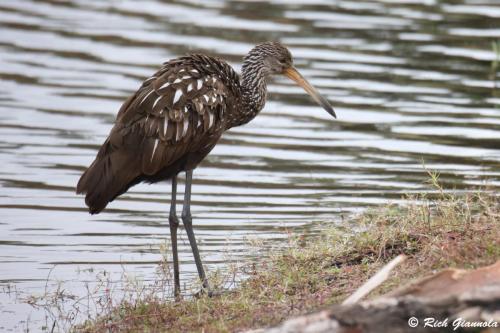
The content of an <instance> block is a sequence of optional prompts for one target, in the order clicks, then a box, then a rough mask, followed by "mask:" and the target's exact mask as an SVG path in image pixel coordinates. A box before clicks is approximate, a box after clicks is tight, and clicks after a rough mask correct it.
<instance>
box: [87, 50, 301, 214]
mask: <svg viewBox="0 0 500 333" xmlns="http://www.w3.org/2000/svg"><path fill="white" fill-rule="evenodd" d="M270 56H276V57H282V58H283V61H284V62H289V63H290V64H291V55H290V53H289V52H288V50H287V49H286V48H285V47H283V46H281V44H279V43H273V42H268V43H264V44H260V45H258V46H257V47H255V48H254V49H253V50H251V51H250V52H249V54H248V55H247V56H246V57H245V59H244V64H243V69H242V79H241V80H240V76H239V75H238V74H237V73H236V72H235V71H234V70H233V69H232V68H231V67H230V66H229V65H228V64H227V63H226V62H225V61H224V60H222V59H219V58H216V57H211V56H207V55H202V54H192V55H188V56H185V57H181V58H177V59H173V60H170V61H168V62H166V63H164V65H163V66H162V67H161V68H160V70H159V71H158V72H156V73H155V74H154V75H152V76H151V77H150V78H148V79H146V80H145V81H144V82H143V84H142V86H141V87H140V88H139V90H137V92H136V93H135V94H133V95H132V96H131V97H129V98H128V99H127V100H126V101H125V103H124V104H123V105H122V107H121V109H120V111H119V112H118V115H117V118H116V122H115V125H114V127H113V128H112V129H111V132H110V134H109V137H108V138H107V139H106V141H105V142H104V144H103V145H102V147H101V148H100V150H99V152H98V154H97V157H96V159H95V160H94V162H93V163H92V164H91V165H90V167H89V168H88V169H87V170H86V171H85V173H84V174H83V175H82V177H81V179H80V181H79V182H78V185H77V193H85V194H86V200H85V201H86V204H87V205H88V206H89V210H90V212H91V213H99V212H100V211H101V210H102V209H104V208H105V207H106V205H107V204H108V203H109V202H110V201H112V200H113V199H114V198H116V197H117V196H119V195H120V194H122V193H124V192H126V191H127V190H128V189H129V188H130V187H131V186H133V185H135V184H137V183H139V182H141V181H145V182H150V183H153V182H157V181H161V180H167V179H169V178H171V177H172V176H175V175H177V174H178V173H179V172H180V171H183V170H192V169H194V168H195V167H196V166H197V165H198V164H199V163H200V162H201V161H202V160H203V159H204V158H205V156H206V155H207V154H208V153H209V152H210V151H211V150H212V148H213V147H214V146H215V144H216V143H217V141H218V140H219V138H220V137H221V135H222V133H223V132H224V131H225V130H227V129H229V128H231V127H234V126H239V125H241V124H244V123H247V122H248V121H250V120H251V119H253V118H254V117H255V116H256V115H257V114H258V112H259V111H260V110H261V109H262V108H263V107H264V104H265V100H266V80H267V77H268V75H269V74H270V73H268V70H266V68H267V66H266V63H265V61H266V60H267V58H268V57H270Z"/></svg>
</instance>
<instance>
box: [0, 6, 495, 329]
mask: <svg viewBox="0 0 500 333" xmlns="http://www.w3.org/2000/svg"><path fill="white" fill-rule="evenodd" d="M499 18H500V6H499V5H498V2H497V1H495V0H491V1H487V0H464V1H437V0H436V1H434V0H428V1H417V0H415V1H412V0H410V1H408V0H385V1H355V0H346V1H325V0H317V1H301V0H296V1H280V0H275V1H270V2H268V1H235V2H230V1H223V0H211V1H196V0H184V1H175V2H162V1H159V0H156V1H145V2H141V4H140V5H138V4H137V2H135V1H132V0H120V1H118V0H110V1H87V0H75V1H50V0H38V1H28V0H23V1H13V0H12V1H10V0H4V1H2V2H0V161H1V164H2V167H1V168H0V188H1V192H0V210H1V216H2V218H1V220H0V262H1V266H0V267H1V270H0V282H1V283H2V286H3V291H4V292H2V293H0V318H1V323H0V327H1V329H2V330H4V331H9V330H10V331H16V332H17V331H21V330H25V329H26V328H29V329H30V331H39V330H42V326H43V325H44V322H43V320H41V319H43V318H44V314H43V313H42V312H43V311H40V310H37V309H34V308H32V307H30V306H29V305H27V304H25V303H23V297H27V296H29V295H31V294H41V293H43V291H44V288H45V285H46V280H47V277H48V276H49V271H51V272H50V276H49V278H48V280H49V285H52V283H55V282H57V281H62V282H64V283H65V286H66V288H68V291H69V292H74V293H77V294H78V293H81V292H82V285H81V284H82V282H81V281H82V280H85V279H89V280H90V279H91V278H90V277H88V276H85V277H82V275H81V274H82V273H81V272H82V271H85V270H87V269H89V268H93V269H94V270H95V271H102V270H106V271H107V272H110V273H111V274H120V273H121V272H122V270H123V269H125V270H127V271H128V272H131V273H133V274H137V275H138V276H141V277H143V278H144V279H146V280H147V279H148V278H149V279H150V278H151V277H152V274H153V272H154V269H155V266H156V263H157V262H158V260H159V259H160V253H159V251H160V250H159V249H160V245H161V244H163V243H164V242H165V240H166V239H168V238H169V234H168V221H167V215H168V200H169V190H170V186H169V184H167V183H162V184H156V185H151V186H149V185H140V186H136V187H134V188H133V189H132V190H130V191H129V192H127V193H126V194H125V195H123V196H122V197H121V198H120V199H119V200H116V201H115V202H113V203H112V204H110V205H109V207H108V209H107V210H106V211H105V212H103V213H102V214H99V215H97V216H90V215H88V214H87V213H86V207H85V206H84V201H83V198H82V197H81V196H76V195H75V194H74V188H75V185H76V182H77V180H78V178H79V176H80V174H81V173H82V171H83V170H84V168H85V167H86V166H88V165H89V164H90V162H91V161H92V160H93V158H94V156H95V153H96V151H97V149H98V147H99V145H100V144H101V143H102V142H103V141H104V139H105V137H106V136H107V134H108V131H109V129H110V128H111V125H112V123H113V120H114V117H115V114H116V112H117V110H118V109H119V107H120V105H121V103H122V102H123V101H124V100H125V98H126V97H127V96H128V95H129V94H130V93H132V92H133V91H135V90H136V89H137V88H138V87H139V85H140V83H141V82H142V80H143V79H145V78H146V77H148V76H149V75H150V74H151V73H153V72H154V71H155V70H156V68H158V66H159V65H160V64H161V63H162V62H163V61H165V60H167V59H169V58H172V57H175V56H179V55H182V54H185V53H187V52H192V51H201V52H207V53H210V54H216V55H219V56H221V57H224V58H225V59H227V60H228V61H229V62H230V63H231V64H233V65H234V66H235V67H236V68H238V69H239V66H240V62H241V58H242V56H243V55H244V54H245V53H246V52H247V51H248V50H249V49H250V48H251V47H252V46H253V45H254V44H255V43H257V42H261V41H265V40H269V39H279V40H281V41H282V42H284V43H286V44H287V45H288V46H289V47H290V48H291V50H292V53H293V54H294V56H295V62H296V66H297V67H298V68H299V69H300V71H301V72H302V73H303V75H304V76H306V77H307V78H309V80H310V81H311V83H313V84H314V85H315V86H317V87H318V88H319V90H320V91H321V92H322V94H323V95H324V96H325V97H327V98H328V99H329V100H330V101H331V103H332V104H333V105H334V107H335V110H336V111H337V115H338V117H339V119H338V120H336V121H334V120H332V119H331V117H330V116H329V115H328V114H327V113H326V112H324V110H322V109H321V108H320V107H318V106H316V105H314V102H312V101H311V100H310V99H309V97H307V96H306V95H305V94H304V93H303V92H302V90H301V88H299V87H296V86H294V85H293V84H292V83H291V82H290V81H288V80H287V79H285V78H278V79H276V80H275V81H274V83H273V84H272V85H271V86H270V87H269V90H270V94H269V97H270V100H269V102H268V103H267V105H266V108H265V109H264V111H263V112H262V113H261V114H260V115H259V116H258V117H257V118H256V119H255V120H254V121H253V122H251V123H250V124H248V125H246V126H244V127H240V128H235V129H233V130H231V131H229V132H228V133H227V134H226V135H225V136H224V137H223V139H222V140H221V142H220V143H219V145H218V146H217V147H216V148H215V149H214V151H213V152H212V154H211V155H210V156H209V157H208V158H207V159H206V160H205V161H204V163H203V164H202V165H201V166H200V167H199V168H198V169H197V170H196V171H195V181H194V187H193V190H194V196H193V200H194V201H193V207H192V211H193V216H194V218H195V219H194V224H195V230H196V233H197V236H198V238H199V242H200V246H201V251H202V253H203V256H204V261H205V263H206V264H207V266H208V269H209V270H214V269H215V268H216V267H221V266H223V265H224V264H225V263H227V255H229V256H230V258H231V260H234V261H244V260H246V259H248V258H249V257H251V252H249V251H248V243H247V241H246V239H247V238H257V239H261V240H264V246H271V245H272V244H275V243H276V242H279V241H280V240H281V239H283V238H284V237H286V231H287V230H293V231H307V232H311V231H312V230H317V229H319V228H321V227H322V226H323V225H325V224H330V223H335V222H336V221H339V220H340V219H341V218H342V216H348V215H350V214H353V213H356V212H359V211H360V210H362V209H365V208H366V207H369V206H372V205H378V204H381V203H384V202H386V201H388V200H392V201H398V200H400V199H401V197H402V195H403V194H404V193H408V192H419V191H423V190H426V186H425V184H423V181H424V179H425V172H424V171H423V168H422V161H425V164H426V165H427V167H429V168H431V169H438V170H439V171H440V172H441V181H442V182H443V184H444V185H445V186H448V187H455V188H458V189H463V188H470V187H471V186H477V185H481V184H484V183H485V182H487V183H488V184H489V185H490V186H492V187H493V188H498V187H500V168H499V166H500V90H499V88H498V85H499V84H500V80H499V77H500V75H499V72H497V71H496V70H498V71H500V69H498V68H497V69H496V70H495V67H494V65H492V63H493V62H494V60H495V59H496V57H498V55H496V54H495V52H494V50H493V48H492V42H496V41H498V40H500V20H499ZM498 67H499V68H500V64H499V65H498ZM181 189H182V187H181ZM180 237H181V240H180V259H181V262H182V266H181V277H182V279H183V281H189V280H192V279H193V278H194V277H195V276H196V269H195V266H194V262H193V259H192V256H191V252H190V248H189V244H188V242H187V237H186V236H185V234H184V231H181V235H180ZM8 287H10V288H11V289H12V288H14V289H15V290H17V294H16V295H17V296H16V297H14V296H12V293H11V294H9V293H7V292H6V290H8V289H7V288H8ZM49 329H50V322H49Z"/></svg>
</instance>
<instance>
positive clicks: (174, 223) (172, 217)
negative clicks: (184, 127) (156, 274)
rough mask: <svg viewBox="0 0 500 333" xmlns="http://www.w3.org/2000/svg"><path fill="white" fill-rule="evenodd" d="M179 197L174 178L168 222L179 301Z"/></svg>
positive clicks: (176, 295) (174, 178)
mask: <svg viewBox="0 0 500 333" xmlns="http://www.w3.org/2000/svg"><path fill="white" fill-rule="evenodd" d="M176 196H177V176H174V177H173V178H172V196H171V199H170V214H169V215H168V222H169V224H170V238H171V240H172V256H173V260H174V283H175V285H174V295H175V299H179V297H180V293H181V284H180V280H179V255H178V253H177V228H178V227H179V219H177V212H176V209H175V201H176Z"/></svg>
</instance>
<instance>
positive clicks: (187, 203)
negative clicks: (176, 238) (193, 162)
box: [181, 170, 209, 291]
mask: <svg viewBox="0 0 500 333" xmlns="http://www.w3.org/2000/svg"><path fill="white" fill-rule="evenodd" d="M192 182H193V171H192V170H189V171H186V187H185V190H184V206H183V207H182V215H181V216H182V223H184V227H185V228H186V233H187V235H188V238H189V244H191V249H192V250H193V256H194V261H195V263H196V268H197V269H198V275H199V276H200V280H201V281H202V283H203V288H204V289H205V290H207V291H208V290H209V288H208V281H207V277H206V275H205V271H204V270H203V264H202V263H201V258H200V252H199V251H198V245H197V244H196V239H195V237H194V232H193V220H192V218H191V184H192Z"/></svg>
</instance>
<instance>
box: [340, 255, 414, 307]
mask: <svg viewBox="0 0 500 333" xmlns="http://www.w3.org/2000/svg"><path fill="white" fill-rule="evenodd" d="M405 260H406V256H405V255H404V254H400V255H399V256H397V257H396V258H394V259H392V260H391V261H390V262H388V263H387V264H386V265H385V266H384V267H382V269H381V270H380V271H378V272H377V274H375V275H374V276H372V277H371V278H370V279H369V280H368V281H366V282H365V283H364V284H363V285H362V286H361V287H359V288H358V290H356V291H355V292H354V294H352V295H351V296H349V297H348V298H347V299H346V300H345V301H343V302H342V305H353V304H355V303H357V302H359V300H361V299H362V298H363V297H365V296H366V295H368V294H369V293H370V292H371V291H372V290H373V289H375V288H377V287H378V286H379V285H381V284H382V283H383V282H384V281H385V280H387V278H388V277H389V273H390V272H391V271H392V270H393V269H394V268H395V267H396V266H397V265H399V264H401V263H402V262H403V261H405Z"/></svg>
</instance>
